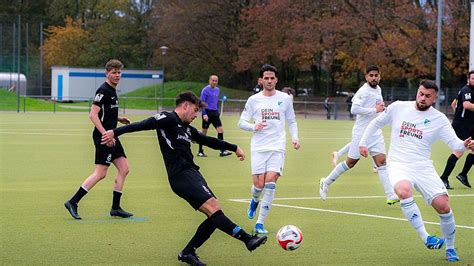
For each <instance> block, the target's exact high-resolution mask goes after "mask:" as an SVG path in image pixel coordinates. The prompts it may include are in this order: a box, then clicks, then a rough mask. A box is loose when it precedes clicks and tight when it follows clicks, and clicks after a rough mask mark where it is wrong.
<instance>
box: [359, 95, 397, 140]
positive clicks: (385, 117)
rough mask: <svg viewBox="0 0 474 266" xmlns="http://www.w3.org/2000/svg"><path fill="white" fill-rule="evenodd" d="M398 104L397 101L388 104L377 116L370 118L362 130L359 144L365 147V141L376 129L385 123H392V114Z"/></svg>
mask: <svg viewBox="0 0 474 266" xmlns="http://www.w3.org/2000/svg"><path fill="white" fill-rule="evenodd" d="M398 105H399V104H398V103H397V102H395V103H393V104H391V105H389V106H388V107H387V109H385V111H384V112H382V113H381V114H380V115H379V116H377V117H376V118H375V119H374V120H372V121H371V122H370V123H369V125H368V126H367V128H366V129H365V130H364V134H363V135H362V138H361V140H360V142H359V146H364V147H367V142H368V140H369V138H371V137H372V135H373V133H374V132H376V131H377V130H379V129H381V128H382V127H383V126H385V125H386V124H390V123H392V116H393V114H394V113H396V109H397V106H398Z"/></svg>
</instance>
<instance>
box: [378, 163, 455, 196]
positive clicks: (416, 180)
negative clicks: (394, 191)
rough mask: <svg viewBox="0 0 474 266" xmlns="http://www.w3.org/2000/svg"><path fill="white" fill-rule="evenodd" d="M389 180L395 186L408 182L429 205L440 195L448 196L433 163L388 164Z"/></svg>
mask: <svg viewBox="0 0 474 266" xmlns="http://www.w3.org/2000/svg"><path fill="white" fill-rule="evenodd" d="M387 172H388V178H389V179H390V183H391V184H392V186H394V187H395V184H397V183H398V182H400V181H402V180H407V181H409V182H410V183H411V185H412V187H414V188H415V189H416V190H418V192H420V194H421V195H422V196H423V198H424V199H425V201H426V203H427V204H428V205H431V202H432V201H433V199H434V198H436V197H437V196H440V195H448V191H447V190H446V187H445V186H444V184H443V181H441V178H439V175H438V173H437V172H436V170H435V168H434V166H433V161H431V160H429V161H424V162H416V163H393V162H389V163H388V164H387Z"/></svg>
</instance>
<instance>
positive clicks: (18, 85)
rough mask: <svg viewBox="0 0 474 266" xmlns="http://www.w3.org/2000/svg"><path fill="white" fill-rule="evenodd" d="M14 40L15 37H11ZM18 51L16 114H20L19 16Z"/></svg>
mask: <svg viewBox="0 0 474 266" xmlns="http://www.w3.org/2000/svg"><path fill="white" fill-rule="evenodd" d="M13 38H15V36H13ZM17 45H18V49H17V56H18V57H17V60H18V63H17V69H18V73H17V75H18V77H17V83H16V96H17V97H16V99H17V102H16V107H17V108H16V112H17V113H19V112H20V55H21V15H18V43H17Z"/></svg>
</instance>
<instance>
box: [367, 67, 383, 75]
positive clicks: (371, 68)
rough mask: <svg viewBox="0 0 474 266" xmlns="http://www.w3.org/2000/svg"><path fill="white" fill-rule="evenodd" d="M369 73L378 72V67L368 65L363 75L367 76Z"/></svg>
mask: <svg viewBox="0 0 474 266" xmlns="http://www.w3.org/2000/svg"><path fill="white" fill-rule="evenodd" d="M370 71H377V72H380V70H379V67H378V66H376V65H370V66H368V67H367V69H366V70H365V74H369V72H370Z"/></svg>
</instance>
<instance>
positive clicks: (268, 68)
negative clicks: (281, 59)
mask: <svg viewBox="0 0 474 266" xmlns="http://www.w3.org/2000/svg"><path fill="white" fill-rule="evenodd" d="M266 71H271V72H273V73H275V76H276V77H278V69H277V68H276V67H274V66H272V65H269V64H264V65H263V66H262V67H261V68H260V77H261V78H263V72H266Z"/></svg>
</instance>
